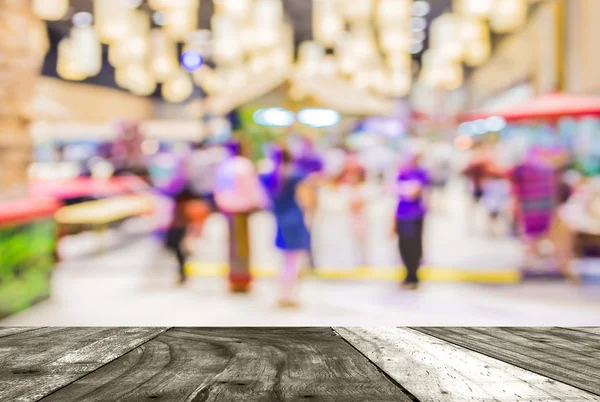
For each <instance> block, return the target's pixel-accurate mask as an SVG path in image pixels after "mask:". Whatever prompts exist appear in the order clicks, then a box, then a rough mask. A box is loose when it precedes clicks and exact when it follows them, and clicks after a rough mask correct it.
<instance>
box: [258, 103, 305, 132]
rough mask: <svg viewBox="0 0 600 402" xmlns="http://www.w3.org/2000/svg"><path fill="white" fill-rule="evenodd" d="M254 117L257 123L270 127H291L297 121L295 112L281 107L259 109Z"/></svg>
mask: <svg viewBox="0 0 600 402" xmlns="http://www.w3.org/2000/svg"><path fill="white" fill-rule="evenodd" d="M253 118H254V121H255V122H256V123H257V124H260V125H261V126H269V127H289V126H291V125H292V124H294V123H295V122H296V118H295V116H294V113H293V112H290V111H289V110H286V109H283V108H280V107H275V108H269V109H260V110H257V111H256V112H255V113H254V116H253Z"/></svg>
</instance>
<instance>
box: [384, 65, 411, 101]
mask: <svg viewBox="0 0 600 402" xmlns="http://www.w3.org/2000/svg"><path fill="white" fill-rule="evenodd" d="M411 83H412V73H411V70H410V68H409V69H402V68H398V69H392V70H391V72H390V75H389V82H388V84H387V85H386V88H387V94H388V95H390V96H393V97H403V96H406V95H408V93H409V92H410V87H411Z"/></svg>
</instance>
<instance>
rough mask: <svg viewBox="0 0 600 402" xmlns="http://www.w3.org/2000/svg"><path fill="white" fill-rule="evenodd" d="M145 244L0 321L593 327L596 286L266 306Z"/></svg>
mask: <svg viewBox="0 0 600 402" xmlns="http://www.w3.org/2000/svg"><path fill="white" fill-rule="evenodd" d="M153 247H155V244H154V243H153V242H152V241H151V240H150V239H143V240H141V241H139V242H137V243H134V244H132V245H130V246H127V247H123V248H121V249H119V250H115V251H112V252H110V253H108V254H106V255H103V256H100V257H96V258H88V259H85V260H80V261H76V262H75V261H74V262H71V263H64V264H62V265H61V266H59V267H58V268H57V270H56V272H55V275H54V278H53V284H54V287H53V296H52V297H51V299H50V300H47V301H45V302H42V303H40V304H38V305H36V306H34V307H32V308H31V309H29V310H27V311H25V312H23V313H21V314H17V315H15V316H12V317H9V318H8V319H6V320H3V321H0V324H2V325H26V326H28V325H36V326H37V325H109V326H112V325H121V326H140V325H142V326H144V325H179V326H192V325H199V326H254V325H262V326H285V325H310V326H312V325H315V326H319V325H352V326H354V325H357V326H369V325H373V326H383V325H436V326H440V325H466V326H469V325H533V326H545V325H564V326H577V325H600V286H593V285H587V286H576V285H569V284H566V283H562V282H561V283H556V282H554V283H552V282H528V283H525V284H509V285H484V284H472V283H459V282H450V283H424V284H423V285H422V287H421V288H420V289H419V290H418V291H417V292H406V291H403V290H401V289H400V288H399V286H398V284H397V283H396V282H394V281H375V280H361V281H356V280H331V279H316V278H307V279H305V280H304V281H303V283H302V289H301V298H302V306H301V307H300V308H298V309H295V310H281V309H279V308H277V307H276V303H275V302H276V297H277V282H276V280H275V279H260V280H257V281H256V283H255V287H254V290H253V292H252V293H250V294H248V295H234V294H230V293H229V292H228V291H227V287H226V281H225V279H224V278H202V277H197V278H192V279H191V281H190V282H189V283H187V284H186V285H185V286H184V287H178V286H177V285H175V279H176V275H175V267H174V261H173V260H172V257H171V256H170V255H168V254H167V253H165V252H163V251H161V250H159V249H158V250H157V249H156V248H153Z"/></svg>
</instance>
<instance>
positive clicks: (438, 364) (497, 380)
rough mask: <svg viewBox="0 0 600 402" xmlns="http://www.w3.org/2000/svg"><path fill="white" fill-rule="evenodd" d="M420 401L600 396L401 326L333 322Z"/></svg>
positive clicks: (559, 399) (341, 333)
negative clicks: (344, 325)
mask: <svg viewBox="0 0 600 402" xmlns="http://www.w3.org/2000/svg"><path fill="white" fill-rule="evenodd" d="M335 330H336V331H337V332H338V333H339V334H340V335H341V336H342V337H344V338H345V339H346V340H347V341H348V342H350V343H351V344H352V345H354V346H355V347H356V348H357V349H358V350H360V351H361V352H362V353H364V355H365V356H367V357H368V358H369V359H370V360H371V361H372V362H373V363H375V364H376V365H377V366H379V367H380V368H381V369H382V370H383V371H385V372H386V373H387V374H388V375H389V376H391V377H392V378H393V379H395V380H396V381H397V382H398V383H399V384H401V385H402V386H403V387H404V388H405V389H406V390H407V391H408V392H410V393H411V394H412V395H414V396H415V397H416V398H417V399H418V400H419V401H440V402H445V401H506V402H508V401H511V402H512V401H540V402H541V401H600V397H598V396H595V395H592V394H590V393H588V392H586V391H583V390H580V389H577V388H575V387H572V386H570V385H567V384H563V383H561V382H557V381H554V380H551V379H549V378H547V377H545V376H542V375H538V374H535V373H532V372H530V371H527V370H524V369H522V368H519V367H515V366H513V365H511V364H508V363H505V362H502V361H499V360H496V359H494V358H491V357H488V356H486V355H483V354H480V353H477V352H473V351H471V350H468V349H465V348H462V347H460V346H456V345H454V344H452V343H449V342H446V341H443V340H440V339H437V338H434V337H431V336H428V335H426V334H423V333H420V332H417V331H415V330H412V329H404V328H335Z"/></svg>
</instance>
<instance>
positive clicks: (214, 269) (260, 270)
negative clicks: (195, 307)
mask: <svg viewBox="0 0 600 402" xmlns="http://www.w3.org/2000/svg"><path fill="white" fill-rule="evenodd" d="M228 271H229V269H228V267H227V265H226V264H219V263H200V262H189V263H188V264H187V265H186V272H187V274H188V275H189V276H199V277H221V276H226V275H227V273H228ZM277 273H278V270H277V269H274V268H271V269H268V268H264V267H253V268H252V275H253V276H254V277H256V278H272V277H275V276H277ZM405 274H406V273H405V270H404V268H398V269H377V268H369V267H365V268H358V269H353V270H340V269H338V270H336V269H317V270H316V271H315V272H314V273H310V272H306V273H305V275H304V276H314V277H317V278H322V279H365V280H390V281H399V280H401V279H403V278H404V276H405ZM419 276H420V278H421V279H422V280H424V281H431V282H476V283H517V282H519V281H520V280H521V273H520V272H519V270H517V269H502V270H489V269H454V268H440V267H423V268H421V269H420V270H419Z"/></svg>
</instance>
